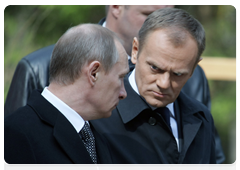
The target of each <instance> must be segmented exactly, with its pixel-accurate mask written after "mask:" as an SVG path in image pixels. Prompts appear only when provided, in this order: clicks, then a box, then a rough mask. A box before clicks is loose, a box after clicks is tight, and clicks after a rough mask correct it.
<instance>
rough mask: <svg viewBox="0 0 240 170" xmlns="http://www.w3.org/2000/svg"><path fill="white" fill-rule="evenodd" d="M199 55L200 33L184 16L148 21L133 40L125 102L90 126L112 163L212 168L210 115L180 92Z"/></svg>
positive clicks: (169, 12) (164, 13) (160, 13)
mask: <svg viewBox="0 0 240 170" xmlns="http://www.w3.org/2000/svg"><path fill="white" fill-rule="evenodd" d="M204 49H205V32H204V29H203V27H202V25H201V24H200V23H199V22H198V21H197V20H196V19H194V18H193V17H191V16H190V15H189V14H188V13H187V12H185V11H183V10H181V9H175V8H164V9H160V10H156V11H154V12H153V13H152V14H150V15H149V16H148V18H147V19H146V21H145V22H144V24H143V26H142V28H141V29H140V31H139V35H138V38H136V37H135V38H134V40H133V46H132V58H131V60H132V62H133V64H135V65H136V66H135V69H134V70H133V71H132V72H130V73H129V74H128V75H127V76H126V78H125V81H124V83H125V88H126V91H127V93H128V96H127V97H126V99H124V100H122V101H120V103H119V105H118V106H117V108H116V109H115V110H114V111H113V114H112V116H111V117H110V118H107V119H100V120H93V121H92V124H93V126H94V127H95V128H97V129H98V130H99V131H100V133H101V134H102V135H104V136H105V137H106V138H107V139H108V141H109V143H110V149H111V152H112V156H113V162H114V163H117V164H119V163H124V164H126V163H138V164H141V163H148V164H154V163H157V164H162V163H163V164H178V163H181V164H213V163H216V156H215V140H214V123H213V118H212V116H211V113H210V111H209V110H208V108H207V107H206V106H204V105H203V104H202V103H200V102H199V101H197V100H194V99H192V98H189V97H188V96H187V95H185V94H184V93H183V92H181V89H182V87H183V86H184V84H185V83H186V82H187V80H188V79H189V78H190V77H191V76H192V74H193V71H194V69H195V68H196V66H197V64H198V62H199V61H200V60H201V58H200V57H201V54H202V52H203V50H204Z"/></svg>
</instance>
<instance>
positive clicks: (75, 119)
mask: <svg viewBox="0 0 240 170" xmlns="http://www.w3.org/2000/svg"><path fill="white" fill-rule="evenodd" d="M42 96H43V97H44V98H45V99H46V100H47V101H48V102H50V103H51V104H52V105H53V106H54V107H56V108H57V109H58V110H59V111H60V112H61V113H62V114H63V115H64V116H65V117H66V118H67V120H68V121H69V122H70V123H71V124H72V126H73V127H74V128H75V129H76V131H77V133H78V132H79V131H80V130H81V129H82V128H83V126H84V123H85V121H84V120H83V118H82V117H81V116H80V115H79V114H78V113H77V112H76V111H74V110H73V109H72V108H70V107H69V106H68V105H67V104H66V103H64V102H63V101H62V100H60V99H59V98H58V97H57V96H55V95H54V94H53V93H52V92H50V91H49V90H48V89H47V87H45V88H44V90H43V92H42Z"/></svg>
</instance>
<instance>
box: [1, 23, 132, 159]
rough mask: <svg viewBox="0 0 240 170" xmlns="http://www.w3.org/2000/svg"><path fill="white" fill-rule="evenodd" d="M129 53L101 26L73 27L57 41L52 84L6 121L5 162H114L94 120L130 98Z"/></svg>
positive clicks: (36, 92) (37, 93)
mask: <svg viewBox="0 0 240 170" xmlns="http://www.w3.org/2000/svg"><path fill="white" fill-rule="evenodd" d="M126 55H127V54H126V52H125V50H124V48H123V46H122V45H121V43H120V41H119V39H118V38H117V36H116V35H114V33H113V32H111V31H109V30H108V29H106V28H103V27H101V26H99V25H94V24H82V25H78V26H76V27H73V28H71V29H69V30H68V31H67V32H66V33H65V34H64V35H63V36H62V37H61V38H60V39H59V40H58V42H57V43H56V45H55V47H54V50H53V53H52V58H51V63H50V80H49V81H50V84H49V86H47V87H45V88H44V90H41V91H39V90H36V89H35V90H34V91H33V92H32V94H31V96H30V98H29V100H28V103H27V105H26V106H24V107H21V108H19V109H17V111H15V112H14V113H12V114H9V115H8V116H6V117H5V121H4V159H5V161H6V162H7V163H10V164H48V163H49V164H70V163H78V164H91V163H95V164H96V163H112V159H111V155H110V152H109V150H108V146H107V144H106V143H105V140H104V139H103V138H102V136H101V135H99V134H98V133H97V130H95V129H94V128H93V127H92V125H91V122H90V121H89V120H93V119H100V118H106V117H109V116H110V115H111V113H112V110H113V109H114V108H115V107H116V105H117V104H118V102H119V100H121V99H124V98H125V97H126V95H127V94H126V91H125V88H124V84H123V77H124V76H125V75H126V74H127V73H128V71H129V68H128V61H127V57H126Z"/></svg>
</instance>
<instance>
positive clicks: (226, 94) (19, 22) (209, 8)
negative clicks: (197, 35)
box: [4, 5, 236, 163]
mask: <svg viewBox="0 0 240 170" xmlns="http://www.w3.org/2000/svg"><path fill="white" fill-rule="evenodd" d="M176 8H182V9H184V10H186V11H188V12H189V13H190V14H191V15H193V16H194V17H195V18H197V19H198V20H199V21H200V22H201V23H202V25H203V26H204V28H205V31H206V50H205V51H204V53H203V56H209V57H215V56H216V57H236V9H235V8H234V7H233V6H226V5H224V6H223V5H205V6H202V5H196V6H194V5H181V6H176ZM104 16H105V7H104V6H102V5H78V6H77V5H76V6H72V5H65V6H61V5H58V6H49V5H42V6H32V5H19V6H8V7H6V8H5V11H4V99H5V98H6V95H7V92H8V89H9V85H10V83H11V79H12V76H13V73H14V70H15V68H16V65H17V63H18V62H19V60H20V59H21V58H22V57H24V56H26V55H27V54H29V53H31V52H33V51H35V50H37V49H39V48H42V47H44V46H47V45H51V44H54V43H55V42H56V41H57V40H58V38H59V37H60V36H61V35H62V34H63V33H64V32H65V31H66V30H67V29H68V28H70V27H72V26H75V25H78V24H80V23H98V22H99V20H100V19H101V18H103V17H104ZM209 86H210V91H211V98H212V109H211V111H212V114H213V117H214V121H215V125H216V127H217V130H218V133H219V135H220V137H221V141H222V145H223V149H224V152H225V155H226V161H225V162H224V163H233V162H234V161H235V159H236V152H234V151H235V150H236V146H233V145H232V144H233V143H234V142H235V141H234V140H235V131H234V130H235V124H236V82H235V81H234V82H233V81H214V80H209ZM231 131H233V133H230V132H231ZM230 134H234V135H230Z"/></svg>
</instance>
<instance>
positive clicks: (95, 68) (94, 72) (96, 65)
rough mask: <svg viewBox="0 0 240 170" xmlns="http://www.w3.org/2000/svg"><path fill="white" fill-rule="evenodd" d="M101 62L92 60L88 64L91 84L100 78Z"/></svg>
mask: <svg viewBox="0 0 240 170" xmlns="http://www.w3.org/2000/svg"><path fill="white" fill-rule="evenodd" d="M100 67H101V63H100V62H99V61H92V62H91V63H90V64H89V66H88V79H89V82H90V84H91V86H94V84H95V82H96V81H97V79H98V73H99V71H100Z"/></svg>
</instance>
